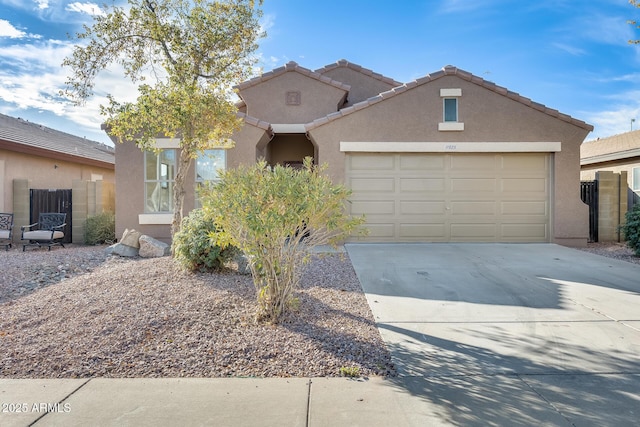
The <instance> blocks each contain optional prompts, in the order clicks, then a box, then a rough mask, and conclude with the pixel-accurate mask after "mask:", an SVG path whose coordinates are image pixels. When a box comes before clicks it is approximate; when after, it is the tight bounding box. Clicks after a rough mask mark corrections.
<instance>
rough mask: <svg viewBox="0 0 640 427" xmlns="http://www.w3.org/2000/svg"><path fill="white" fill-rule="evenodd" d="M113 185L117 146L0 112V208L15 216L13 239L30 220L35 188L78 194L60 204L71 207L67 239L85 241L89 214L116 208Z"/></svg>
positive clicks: (65, 207)
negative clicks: (85, 228) (115, 147)
mask: <svg viewBox="0 0 640 427" xmlns="http://www.w3.org/2000/svg"><path fill="white" fill-rule="evenodd" d="M114 186H115V151H114V149H113V147H110V146H107V145H105V144H101V143H99V142H96V141H91V140H89V139H86V138H81V137H78V136H74V135H70V134H68V133H65V132H61V131H57V130H54V129H51V128H48V127H46V126H42V125H39V124H37V123H33V122H29V121H26V120H23V119H20V118H15V117H10V116H6V115H4V114H0V212H6V213H13V214H14V233H13V240H14V242H18V241H19V240H20V226H22V225H28V224H29V223H30V222H32V218H30V217H31V216H32V209H31V208H32V205H33V203H32V202H33V200H32V197H33V196H34V194H35V193H33V191H32V190H44V191H45V192H51V193H54V191H53V190H56V191H58V190H68V191H69V192H70V194H75V197H73V198H69V197H66V198H65V199H64V202H63V203H61V206H59V208H60V209H61V210H60V211H62V210H64V209H68V216H67V218H68V221H67V222H68V224H69V225H68V230H67V232H66V233H65V235H66V240H69V239H71V238H73V242H78V243H82V242H83V240H84V225H85V222H86V217H87V216H88V215H90V214H92V213H96V210H100V209H110V210H114V209H115V206H114V205H115V203H114V202H115V196H114V194H113V192H114ZM96 192H97V198H96ZM71 200H73V203H71ZM111 200H113V202H112V201H111ZM63 205H64V206H63ZM36 218H37V216H36ZM69 220H71V221H69ZM69 241H71V240H69Z"/></svg>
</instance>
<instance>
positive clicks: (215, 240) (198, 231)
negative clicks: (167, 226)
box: [172, 209, 237, 271]
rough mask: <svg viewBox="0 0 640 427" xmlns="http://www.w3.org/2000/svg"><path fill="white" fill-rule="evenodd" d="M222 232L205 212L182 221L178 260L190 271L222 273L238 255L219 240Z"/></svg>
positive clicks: (176, 249)
mask: <svg viewBox="0 0 640 427" xmlns="http://www.w3.org/2000/svg"><path fill="white" fill-rule="evenodd" d="M219 236H220V228H219V227H218V226H216V224H215V223H214V222H213V221H211V220H209V219H207V218H206V217H205V215H204V214H203V212H202V210H201V209H194V210H192V211H191V212H190V213H189V215H188V216H186V217H184V218H183V219H182V223H181V226H180V231H178V232H177V233H176V234H175V235H174V236H173V247H172V249H173V255H174V258H175V259H176V260H177V261H178V262H179V263H180V264H181V265H182V266H183V267H184V268H186V269H187V270H190V271H195V270H200V271H211V270H219V269H221V268H222V267H223V266H224V263H225V262H226V261H228V260H229V259H230V258H231V257H233V255H234V254H235V253H236V252H237V251H236V249H235V248H234V247H233V246H231V245H228V244H223V243H221V242H220V240H219Z"/></svg>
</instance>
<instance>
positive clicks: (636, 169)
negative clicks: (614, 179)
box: [631, 166, 640, 191]
mask: <svg viewBox="0 0 640 427" xmlns="http://www.w3.org/2000/svg"><path fill="white" fill-rule="evenodd" d="M636 174H637V175H638V179H637V181H638V187H637V188H636ZM631 190H632V191H640V166H636V167H634V168H631Z"/></svg>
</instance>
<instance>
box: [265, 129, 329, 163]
mask: <svg viewBox="0 0 640 427" xmlns="http://www.w3.org/2000/svg"><path fill="white" fill-rule="evenodd" d="M305 157H312V158H313V159H314V162H315V159H316V158H317V156H316V152H315V146H314V145H313V143H312V142H311V141H309V139H308V138H307V137H306V135H304V134H280V135H278V134H276V135H275V136H274V137H273V139H272V140H271V141H270V142H269V145H268V146H267V161H268V162H269V164H270V165H271V166H275V165H278V164H279V165H284V166H293V167H296V166H300V165H302V161H303V160H304V158H305Z"/></svg>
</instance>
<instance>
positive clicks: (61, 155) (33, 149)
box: [0, 140, 115, 170]
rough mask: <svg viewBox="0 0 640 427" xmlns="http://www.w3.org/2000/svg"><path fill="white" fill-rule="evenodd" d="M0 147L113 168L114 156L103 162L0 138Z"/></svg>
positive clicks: (17, 151)
mask: <svg viewBox="0 0 640 427" xmlns="http://www.w3.org/2000/svg"><path fill="white" fill-rule="evenodd" d="M0 149H2V150H7V151H13V152H16V153H22V154H29V155H33V156H38V157H44V158H47V159H54V160H61V161H67V162H72V163H78V164H82V165H87V166H95V167H100V168H104V169H111V170H115V157H114V161H113V162H105V161H102V160H97V159H90V158H87V157H82V156H74V155H72V154H67V153H61V152H59V151H52V150H46V149H43V148H39V147H34V146H31V145H25V144H18V143H15V142H10V141H4V140H0Z"/></svg>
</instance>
